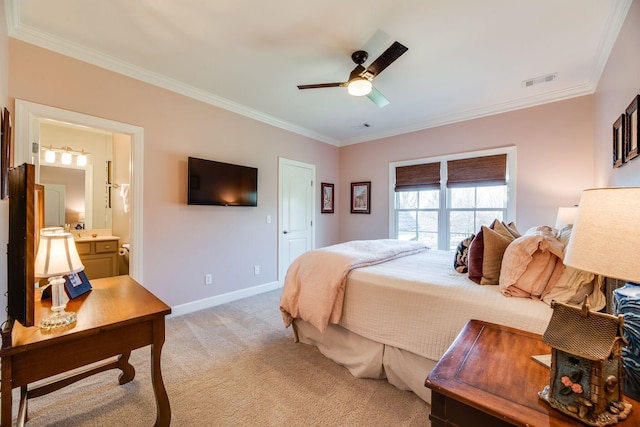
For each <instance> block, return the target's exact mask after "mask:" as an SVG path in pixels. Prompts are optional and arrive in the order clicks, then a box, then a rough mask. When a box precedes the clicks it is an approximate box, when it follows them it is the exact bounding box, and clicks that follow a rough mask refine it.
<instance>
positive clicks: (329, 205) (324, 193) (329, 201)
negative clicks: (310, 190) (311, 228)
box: [320, 182, 334, 213]
mask: <svg viewBox="0 0 640 427" xmlns="http://www.w3.org/2000/svg"><path fill="white" fill-rule="evenodd" d="M333 189H334V185H333V184H329V183H326V182H323V183H321V184H320V190H321V192H320V197H321V199H320V204H321V206H322V208H321V209H320V212H321V213H333V198H334V195H333Z"/></svg>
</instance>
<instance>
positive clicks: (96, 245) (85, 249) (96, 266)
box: [76, 237, 119, 280]
mask: <svg viewBox="0 0 640 427" xmlns="http://www.w3.org/2000/svg"><path fill="white" fill-rule="evenodd" d="M118 243H119V239H118V238H114V237H111V238H104V237H98V238H95V239H81V240H76V248H77V249H78V254H79V255H80V259H81V260H82V264H84V273H85V274H86V275H87V278H88V279H89V280H91V279H99V278H101V277H111V276H117V275H118V246H119V245H118Z"/></svg>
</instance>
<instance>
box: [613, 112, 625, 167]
mask: <svg viewBox="0 0 640 427" xmlns="http://www.w3.org/2000/svg"><path fill="white" fill-rule="evenodd" d="M625 121H626V120H625V115H624V114H622V115H621V116H620V117H618V120H616V121H615V122H614V123H613V167H614V168H619V167H620V166H622V164H623V163H624V162H625V158H624V151H625V144H626V141H625Z"/></svg>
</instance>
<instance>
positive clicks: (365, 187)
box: [351, 181, 371, 214]
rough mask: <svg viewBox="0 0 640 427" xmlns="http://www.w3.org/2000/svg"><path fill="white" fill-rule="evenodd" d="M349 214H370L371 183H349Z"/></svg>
mask: <svg viewBox="0 0 640 427" xmlns="http://www.w3.org/2000/svg"><path fill="white" fill-rule="evenodd" d="M351 213H363V214H368V213H371V181H367V182H352V183H351Z"/></svg>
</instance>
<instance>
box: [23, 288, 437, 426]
mask: <svg viewBox="0 0 640 427" xmlns="http://www.w3.org/2000/svg"><path fill="white" fill-rule="evenodd" d="M279 296H280V291H279V290H277V291H272V292H268V293H266V294H262V295H258V296H254V297H251V298H246V299H244V300H241V301H236V302H233V303H229V304H225V305H221V306H218V307H214V308H210V309H206V310H202V311H199V312H197V313H192V314H188V315H184V316H180V317H175V318H170V319H167V340H166V343H165V345H164V349H163V355H162V369H163V376H164V382H165V386H166V388H167V392H168V394H169V400H170V402H171V410H172V425H173V426H305V427H307V426H428V425H429V421H428V416H429V405H427V404H426V403H425V402H423V401H422V400H420V399H419V398H418V397H416V396H415V395H414V394H413V393H411V392H407V391H401V390H398V389H396V388H395V387H393V386H391V385H389V384H388V383H387V382H386V381H377V380H364V379H357V378H354V377H353V376H351V374H350V373H349V372H348V371H347V370H346V369H345V368H343V367H342V366H340V365H337V364H336V363H334V362H332V361H330V360H328V359H326V358H325V357H324V356H322V355H321V354H320V353H319V352H318V350H317V349H316V348H315V347H311V346H307V345H305V344H299V343H294V342H293V341H292V339H291V330H290V329H285V328H284V325H283V323H282V320H281V318H280V312H279V310H278V305H279V304H278V303H279ZM131 362H132V364H133V365H134V366H135V368H136V377H135V379H134V380H133V381H132V382H130V383H128V384H125V385H123V386H120V385H118V382H117V376H118V373H119V371H108V372H104V373H101V374H98V375H95V376H93V377H90V378H87V379H84V380H82V381H80V382H78V383H76V384H74V385H72V386H69V387H67V388H65V389H62V390H60V391H57V392H55V393H52V394H49V395H47V396H44V397H40V398H36V399H32V400H30V402H29V415H30V417H29V422H28V423H27V425H28V426H30V427H36V426H116V425H126V426H151V425H153V423H154V421H155V401H154V399H153V392H152V389H151V380H150V376H149V349H148V348H145V349H140V350H136V351H135V352H134V353H133V354H132V356H131ZM17 397H18V396H17V394H14V406H16V405H15V400H16V399H17ZM16 413H17V406H16V407H15V409H14V414H16Z"/></svg>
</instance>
